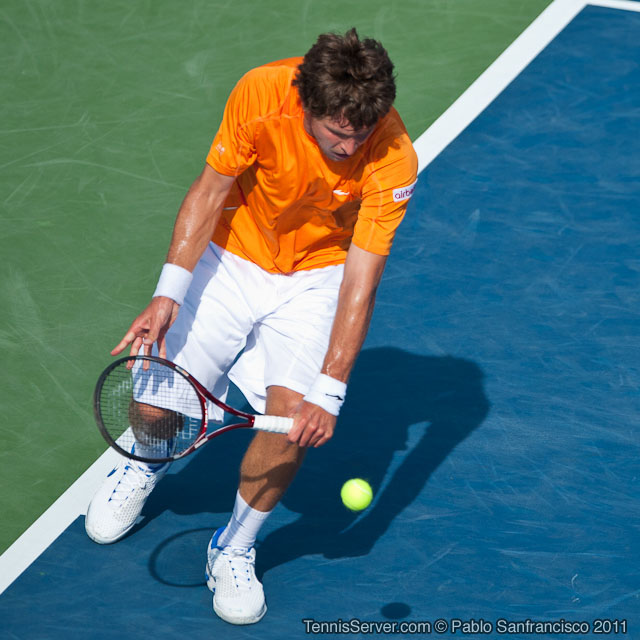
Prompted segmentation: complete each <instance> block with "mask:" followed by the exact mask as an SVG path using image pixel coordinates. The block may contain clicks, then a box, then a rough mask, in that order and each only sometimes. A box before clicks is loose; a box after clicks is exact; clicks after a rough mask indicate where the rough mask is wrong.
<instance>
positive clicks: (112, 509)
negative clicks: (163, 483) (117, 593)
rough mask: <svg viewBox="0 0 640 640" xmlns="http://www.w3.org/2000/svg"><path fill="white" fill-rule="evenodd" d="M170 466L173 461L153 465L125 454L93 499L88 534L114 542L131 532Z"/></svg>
mask: <svg viewBox="0 0 640 640" xmlns="http://www.w3.org/2000/svg"><path fill="white" fill-rule="evenodd" d="M155 466H156V467H157V465H155ZM169 467H170V463H166V464H163V465H162V466H161V467H157V468H155V469H154V466H150V465H148V464H145V463H144V462H138V461H137V460H129V459H127V458H123V459H122V461H121V462H119V463H118V464H117V465H116V466H115V467H114V469H113V470H112V471H111V472H110V473H109V475H108V476H107V477H106V479H105V481H104V482H103V483H102V486H101V487H100V488H99V489H98V491H97V492H96V494H95V496H93V499H92V500H91V504H90V505H89V508H88V509H87V516H86V518H85V521H84V527H85V530H86V532H87V535H88V536H89V537H90V538H91V539H92V540H93V541H95V542H97V543H99V544H111V543H112V542H117V541H118V540H120V538H122V537H124V536H125V535H126V534H127V533H129V531H130V530H131V529H132V528H133V526H134V525H135V523H136V521H137V520H138V516H139V515H140V512H141V511H142V507H143V506H144V503H145V502H146V501H147V498H148V497H149V495H150V494H151V492H152V491H153V490H154V488H155V486H156V485H157V484H158V482H160V480H161V479H162V477H163V476H164V474H165V473H166V472H167V469H168V468H169Z"/></svg>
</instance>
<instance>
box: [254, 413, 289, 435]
mask: <svg viewBox="0 0 640 640" xmlns="http://www.w3.org/2000/svg"><path fill="white" fill-rule="evenodd" d="M254 418H255V421H254V423H253V428H254V429H260V431H271V432H272V433H289V431H291V427H293V418H282V417H280V416H262V415H257V416H254Z"/></svg>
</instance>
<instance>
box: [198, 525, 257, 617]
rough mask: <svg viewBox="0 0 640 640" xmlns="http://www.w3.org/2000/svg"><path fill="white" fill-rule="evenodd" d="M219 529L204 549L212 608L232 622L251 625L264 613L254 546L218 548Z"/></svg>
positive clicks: (220, 531)
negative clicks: (205, 551) (205, 550)
mask: <svg viewBox="0 0 640 640" xmlns="http://www.w3.org/2000/svg"><path fill="white" fill-rule="evenodd" d="M224 529H225V527H222V528H220V529H218V530H217V531H216V532H215V533H214V534H213V537H212V538H211V542H210V543H209V546H208V548H207V566H206V570H205V572H206V577H207V586H208V587H209V589H210V590H211V591H213V610H214V611H215V612H216V613H217V614H218V615H219V616H220V617H221V618H222V619H223V620H225V621H226V622H230V623H231V624H253V623H254V622H258V621H259V620H261V619H262V617H263V616H264V614H265V613H266V612H267V605H266V603H265V601H264V591H263V589H262V584H260V581H259V580H258V578H256V572H255V561H256V552H255V549H253V548H251V549H245V548H239V547H230V546H227V547H218V546H217V543H218V538H219V537H220V534H221V533H222V532H223V531H224Z"/></svg>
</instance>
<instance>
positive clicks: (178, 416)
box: [93, 356, 293, 463]
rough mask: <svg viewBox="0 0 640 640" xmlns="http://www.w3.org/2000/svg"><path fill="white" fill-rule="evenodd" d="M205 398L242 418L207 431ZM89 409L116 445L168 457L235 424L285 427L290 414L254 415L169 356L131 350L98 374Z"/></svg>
mask: <svg viewBox="0 0 640 640" xmlns="http://www.w3.org/2000/svg"><path fill="white" fill-rule="evenodd" d="M207 401H209V402H212V403H213V404H215V405H217V406H218V407H220V408H221V409H222V410H223V411H225V412H226V413H228V414H230V415H232V416H235V417H236V418H239V419H240V422H238V423H236V424H227V425H224V426H221V427H219V428H218V429H216V430H215V431H209V432H208V431H207V428H208V423H209V420H208V416H207ZM93 410H94V414H95V418H96V422H97V424H98V428H99V429H100V433H101V434H102V435H103V437H104V439H105V440H106V441H107V442H108V443H109V445H110V446H111V447H113V448H114V449H115V450H116V451H118V452H119V453H121V454H122V455H124V456H127V457H128V458H132V459H134V460H140V461H142V462H150V463H159V462H170V461H172V460H177V459H179V458H183V457H184V456H186V455H188V454H190V453H193V452H194V451H195V450H196V449H198V448H200V447H201V446H202V445H203V444H205V443H207V442H209V440H211V439H212V438H215V437H217V436H219V435H222V434H223V433H226V432H227V431H232V430H234V429H258V430H260V431H271V432H274V433H289V430H290V429H291V427H292V426H293V419H292V418H282V417H280V416H263V415H252V414H250V413H245V412H244V411H239V410H238V409H234V408H232V407H230V406H229V405H227V404H225V403H224V402H222V401H221V400H218V398H216V397H214V396H213V395H212V394H211V393H210V392H209V391H208V390H207V389H206V388H205V387H203V386H202V385H201V384H200V383H199V382H198V381H197V380H196V379H195V378H194V377H193V376H191V375H190V374H189V373H187V372H186V371H185V370H184V369H183V368H182V367H179V366H178V365H177V364H174V363H173V362H169V361H168V360H164V359H162V358H157V357H155V356H129V357H127V358H121V359H120V360H116V361H115V362H113V363H111V364H110V365H109V366H108V367H107V368H106V369H105V370H104V371H103V372H102V374H101V375H100V378H99V379H98V383H97V385H96V389H95V392H94V394H93Z"/></svg>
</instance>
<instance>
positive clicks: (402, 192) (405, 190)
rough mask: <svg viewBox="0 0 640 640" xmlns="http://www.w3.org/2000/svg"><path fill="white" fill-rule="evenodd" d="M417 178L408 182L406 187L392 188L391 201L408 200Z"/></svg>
mask: <svg viewBox="0 0 640 640" xmlns="http://www.w3.org/2000/svg"><path fill="white" fill-rule="evenodd" d="M417 182H418V181H417V180H416V181H415V182H414V183H413V184H410V185H409V186H408V187H401V188H400V189H394V190H393V201H394V202H403V201H404V200H408V199H409V198H410V197H411V196H412V195H413V192H414V190H415V188H416V184H417Z"/></svg>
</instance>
